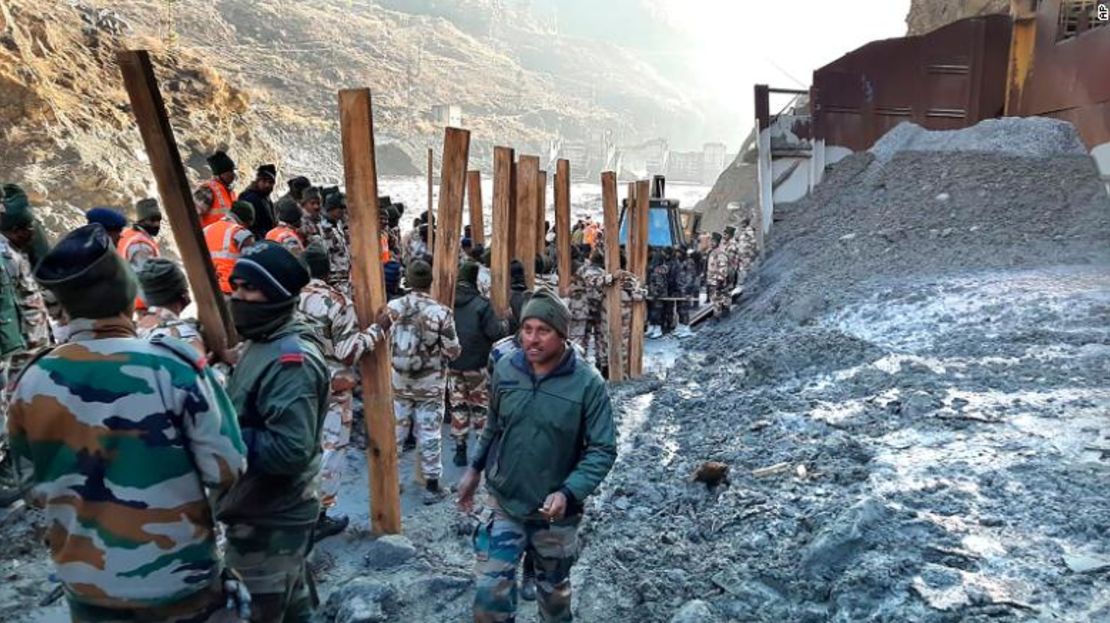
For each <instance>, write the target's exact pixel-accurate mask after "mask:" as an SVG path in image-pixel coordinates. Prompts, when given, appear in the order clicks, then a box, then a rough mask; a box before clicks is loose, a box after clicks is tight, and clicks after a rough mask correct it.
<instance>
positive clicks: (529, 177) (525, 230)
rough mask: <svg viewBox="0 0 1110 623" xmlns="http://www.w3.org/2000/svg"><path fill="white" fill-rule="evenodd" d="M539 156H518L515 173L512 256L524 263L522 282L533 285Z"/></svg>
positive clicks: (530, 286)
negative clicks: (513, 250)
mask: <svg viewBox="0 0 1110 623" xmlns="http://www.w3.org/2000/svg"><path fill="white" fill-rule="evenodd" d="M539 179H540V159H539V157H538V156H521V157H520V162H518V163H517V176H516V197H517V203H516V205H517V216H516V257H517V258H518V259H519V260H520V262H521V263H522V264H524V282H525V284H527V286H528V288H529V289H532V288H534V287H535V286H536V212H537V208H538V207H539V197H538V194H539V190H538V189H537V188H536V184H537V183H538V182H539Z"/></svg>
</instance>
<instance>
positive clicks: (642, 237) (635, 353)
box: [628, 180, 651, 378]
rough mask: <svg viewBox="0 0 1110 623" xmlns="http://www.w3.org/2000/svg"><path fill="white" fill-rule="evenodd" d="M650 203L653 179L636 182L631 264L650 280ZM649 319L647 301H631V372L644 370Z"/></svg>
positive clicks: (636, 374) (630, 231) (636, 272)
mask: <svg viewBox="0 0 1110 623" xmlns="http://www.w3.org/2000/svg"><path fill="white" fill-rule="evenodd" d="M650 205H651V182H649V181H647V180H642V181H640V182H637V183H636V199H635V201H633V202H632V209H631V214H630V218H629V220H628V266H629V268H630V269H631V271H632V274H634V275H636V278H637V279H639V280H640V284H641V285H644V284H646V283H647V246H648V245H647V235H648V209H649V206H650ZM646 320H647V301H635V302H633V303H632V332H631V336H630V338H629V343H628V370H629V376H631V377H632V378H639V377H640V376H643V374H644V322H645V321H646Z"/></svg>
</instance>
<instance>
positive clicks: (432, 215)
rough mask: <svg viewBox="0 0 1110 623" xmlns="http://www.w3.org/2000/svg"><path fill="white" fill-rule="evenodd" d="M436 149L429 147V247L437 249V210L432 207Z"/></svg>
mask: <svg viewBox="0 0 1110 623" xmlns="http://www.w3.org/2000/svg"><path fill="white" fill-rule="evenodd" d="M434 158H435V150H433V149H432V148H431V147H429V148H428V248H429V249H435V233H436V231H435V229H436V228H435V210H433V209H432V207H433V204H432V194H433V192H432V175H433V172H432V171H433V168H434V167H435V161H434Z"/></svg>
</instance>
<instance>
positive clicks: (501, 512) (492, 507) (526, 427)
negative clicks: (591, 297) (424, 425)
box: [459, 289, 617, 623]
mask: <svg viewBox="0 0 1110 623" xmlns="http://www.w3.org/2000/svg"><path fill="white" fill-rule="evenodd" d="M521 321H522V325H521V330H520V340H521V349H520V350H518V351H515V352H513V353H512V354H509V355H507V356H505V357H503V358H501V360H499V361H498V362H497V365H496V366H495V367H494V372H493V378H492V379H491V381H490V405H489V414H488V416H487V422H486V427H485V429H484V430H483V432H482V437H481V439H480V440H479V442H478V447H477V448H476V452H475V457H474V460H473V462H472V463H471V466H470V467H469V468H467V471H466V473H465V474H464V475H463V478H462V480H461V481H460V482H459V506H460V508H462V509H463V510H464V511H467V512H469V511H470V510H471V509H472V508H473V505H474V492H475V491H476V490H477V488H478V484H479V481H480V480H481V472H482V471H483V470H484V471H485V475H486V488H487V489H488V490H489V493H490V496H489V498H488V499H487V500H486V506H487V508H486V510H485V511H484V512H483V516H482V521H481V522H480V524H479V526H478V528H477V532H476V534H475V538H474V547H475V555H476V558H477V564H476V568H475V576H476V584H477V592H476V595H475V597H474V620H475V621H476V622H478V623H486V622H495V621H513V620H514V619H515V616H516V600H517V589H516V578H515V576H516V569H517V566H518V564H519V563H520V559H521V556H522V555H523V554H524V553H525V552H526V551H527V552H528V553H530V554H532V555H533V557H534V560H535V565H536V587H537V589H538V597H539V600H538V601H539V610H540V617H541V619H542V620H544V621H570V620H572V617H571V612H570V597H571V587H570V570H571V566H573V564H574V561H575V559H576V557H577V553H578V552H577V550H578V525H579V523H580V522H581V519H582V508H583V503H584V502H585V500H586V497H587V496H589V495H590V494H591V493H593V492H594V490H595V489H597V487H598V485H600V484H601V481H602V480H603V479H604V478H605V476H606V475H607V474H608V473H609V469H610V468H612V466H613V462H614V461H615V460H616V456H617V448H616V433H615V432H614V427H613V414H612V407H611V405H610V403H609V393H608V391H607V389H606V387H605V382H604V381H603V380H602V378H601V375H600V374H599V373H598V372H597V370H596V369H595V368H594V367H593V366H591V365H590V364H589V363H588V362H586V361H584V360H582V359H580V358H579V357H578V356H577V355H576V353H575V351H574V349H573V348H571V347H570V346H569V345H568V343H567V331H568V325H569V324H570V311H569V310H568V309H567V306H566V304H564V303H563V301H562V300H560V299H559V297H558V296H557V295H555V294H554V293H553V292H551V291H549V290H547V289H537V290H536V292H535V293H534V294H533V295H532V297H531V299H530V300H529V301H528V303H527V304H526V305H525V306H524V310H523V312H522V314H521Z"/></svg>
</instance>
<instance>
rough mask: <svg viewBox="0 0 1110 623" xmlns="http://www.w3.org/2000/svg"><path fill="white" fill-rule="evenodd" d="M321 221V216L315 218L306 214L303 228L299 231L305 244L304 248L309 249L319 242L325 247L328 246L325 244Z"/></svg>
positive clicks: (302, 220)
mask: <svg viewBox="0 0 1110 623" xmlns="http://www.w3.org/2000/svg"><path fill="white" fill-rule="evenodd" d="M321 220H322V219H321V218H320V215H319V214H316V215H315V216H313V215H311V214H309V213H307V212H305V214H304V217H303V218H302V219H301V228H300V230H299V233H300V234H301V242H302V243H303V244H304V246H306V247H307V246H308V245H310V244H312V243H313V242H316V241H317V240H319V241H321V242H322V243H324V244H325V245H326V244H327V243H326V242H324V234H323V227H322V224H321V222H320V221H321Z"/></svg>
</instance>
